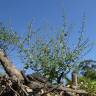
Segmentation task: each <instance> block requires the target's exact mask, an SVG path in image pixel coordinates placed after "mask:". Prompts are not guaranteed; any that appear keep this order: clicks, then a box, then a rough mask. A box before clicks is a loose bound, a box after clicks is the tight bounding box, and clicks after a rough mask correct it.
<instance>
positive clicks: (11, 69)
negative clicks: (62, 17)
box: [0, 49, 23, 80]
mask: <svg viewBox="0 0 96 96" xmlns="http://www.w3.org/2000/svg"><path fill="white" fill-rule="evenodd" d="M0 63H1V65H2V66H3V68H4V70H5V72H6V73H7V74H8V76H9V77H12V78H13V79H14V77H16V78H17V79H18V80H23V76H22V74H21V72H20V71H19V70H18V69H17V68H16V66H15V65H14V64H12V63H11V61H10V60H9V59H8V57H7V56H6V55H5V53H4V51H3V50H2V49H0Z"/></svg>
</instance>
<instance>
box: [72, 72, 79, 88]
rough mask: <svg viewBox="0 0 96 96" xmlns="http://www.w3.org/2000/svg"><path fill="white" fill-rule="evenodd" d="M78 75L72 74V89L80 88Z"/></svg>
mask: <svg viewBox="0 0 96 96" xmlns="http://www.w3.org/2000/svg"><path fill="white" fill-rule="evenodd" d="M77 79H78V77H77V73H76V72H72V88H74V89H76V88H77V87H78V81H77Z"/></svg>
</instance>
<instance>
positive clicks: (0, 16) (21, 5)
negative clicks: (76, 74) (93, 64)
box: [0, 0, 96, 59]
mask: <svg viewBox="0 0 96 96" xmlns="http://www.w3.org/2000/svg"><path fill="white" fill-rule="evenodd" d="M95 10H96V0H0V21H2V22H4V23H5V24H7V23H8V22H11V23H12V25H13V27H14V29H15V30H16V31H17V32H18V33H19V34H21V35H22V34H23V33H24V32H25V30H26V29H27V26H28V23H29V22H30V21H32V20H33V19H34V27H36V28H38V27H40V26H41V27H42V26H44V25H45V24H46V23H48V24H50V26H52V27H54V28H59V27H60V26H62V20H63V19H62V16H63V15H65V16H66V17H67V21H68V24H73V25H75V29H76V30H77V31H78V30H79V28H80V26H81V23H82V15H83V13H85V14H86V37H88V38H89V39H90V42H96V11H95ZM73 33H74V32H73ZM51 34H52V35H53V33H51ZM74 35H75V33H74ZM86 58H92V59H96V46H94V48H93V50H92V51H91V52H90V53H89V54H88V55H87V56H86Z"/></svg>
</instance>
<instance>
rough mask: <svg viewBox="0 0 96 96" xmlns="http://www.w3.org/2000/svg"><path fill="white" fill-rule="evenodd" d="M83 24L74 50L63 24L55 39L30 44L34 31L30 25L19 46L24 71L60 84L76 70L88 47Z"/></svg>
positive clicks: (40, 40) (38, 40)
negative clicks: (29, 69)
mask: <svg viewBox="0 0 96 96" xmlns="http://www.w3.org/2000/svg"><path fill="white" fill-rule="evenodd" d="M84 23H85V21H84V20H83V22H82V28H81V30H80V35H79V37H78V42H77V44H76V45H75V48H74V49H72V46H70V45H69V42H68V40H69V39H70V38H69V32H68V30H65V29H67V28H66V24H65V23H64V26H63V30H62V31H61V32H59V35H58V36H57V38H55V39H53V38H52V39H50V40H49V41H47V42H46V41H45V40H44V39H40V38H39V39H37V40H36V41H34V42H32V36H33V37H34V31H33V30H32V24H30V26H29V31H28V33H27V35H26V37H25V38H23V40H22V41H21V43H20V44H19V53H20V55H21V58H22V60H23V62H24V64H25V67H24V68H25V69H28V68H31V69H32V70H33V71H35V72H37V73H40V74H41V75H43V76H45V77H46V78H48V80H49V81H50V82H51V83H53V82H54V83H60V82H61V79H63V80H64V79H66V80H69V79H68V76H67V75H68V74H69V73H70V72H72V70H75V71H76V70H78V69H76V68H77V66H78V64H79V59H80V56H81V54H82V53H83V52H84V51H85V49H86V48H87V46H88V40H87V39H84V37H83V35H84V33H83V32H84Z"/></svg>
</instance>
